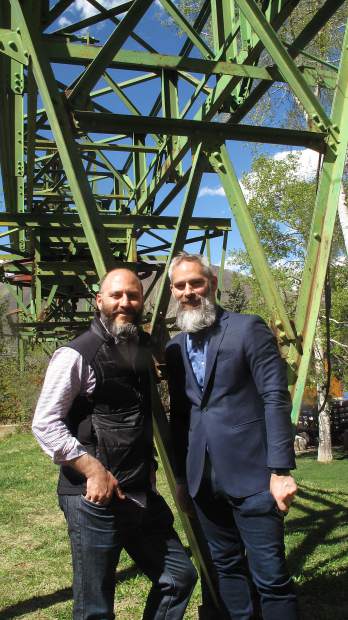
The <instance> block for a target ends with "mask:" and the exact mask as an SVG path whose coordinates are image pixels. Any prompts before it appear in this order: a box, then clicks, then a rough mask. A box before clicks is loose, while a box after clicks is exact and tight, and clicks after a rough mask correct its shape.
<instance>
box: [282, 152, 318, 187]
mask: <svg viewBox="0 0 348 620" xmlns="http://www.w3.org/2000/svg"><path fill="white" fill-rule="evenodd" d="M294 154H295V155H297V156H298V165H297V174H298V177H299V179H303V180H304V181H310V180H311V179H313V177H314V176H315V175H316V172H317V167H318V159H319V154H318V153H317V152H316V151H312V150H311V149H294V150H292V151H279V153H276V154H275V155H274V156H273V159H275V161H283V160H284V159H286V158H287V157H289V155H294Z"/></svg>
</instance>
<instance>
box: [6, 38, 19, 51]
mask: <svg viewBox="0 0 348 620" xmlns="http://www.w3.org/2000/svg"><path fill="white" fill-rule="evenodd" d="M8 46H9V47H10V48H11V50H13V51H14V52H18V47H17V45H16V42H15V41H9V42H8Z"/></svg>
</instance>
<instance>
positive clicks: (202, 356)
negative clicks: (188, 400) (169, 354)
mask: <svg viewBox="0 0 348 620" xmlns="http://www.w3.org/2000/svg"><path fill="white" fill-rule="evenodd" d="M208 344H209V334H208V333H207V332H205V333H204V335H202V333H199V332H198V333H197V334H186V351H187V356H188V358H189V360H190V364H191V367H192V370H193V374H194V375H195V377H196V380H197V383H198V385H199V387H200V388H201V390H203V385H204V377H205V367H206V362H207V350H208Z"/></svg>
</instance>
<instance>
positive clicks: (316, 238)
mask: <svg viewBox="0 0 348 620" xmlns="http://www.w3.org/2000/svg"><path fill="white" fill-rule="evenodd" d="M313 236H314V239H315V240H316V241H321V235H320V234H319V233H318V232H315V233H314V235H313Z"/></svg>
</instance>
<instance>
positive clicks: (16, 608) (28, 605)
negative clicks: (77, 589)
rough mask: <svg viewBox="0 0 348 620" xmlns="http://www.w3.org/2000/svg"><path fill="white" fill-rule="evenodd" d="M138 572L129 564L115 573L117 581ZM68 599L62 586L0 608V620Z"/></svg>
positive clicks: (70, 596) (70, 593)
mask: <svg viewBox="0 0 348 620" xmlns="http://www.w3.org/2000/svg"><path fill="white" fill-rule="evenodd" d="M139 574H140V571H139V570H138V569H137V567H136V566H135V565H133V566H130V567H129V568H125V569H124V570H122V571H120V572H118V573H117V583H120V582H122V581H126V580H127V579H130V578H131V577H135V576H136V575H139ZM70 599H72V589H71V588H63V589H62V590H57V591H56V592H51V593H50V594H45V595H42V596H33V597H32V598H30V599H28V600H26V601H21V602H20V603H17V604H16V605H10V606H9V607H5V608H4V609H2V610H0V620H9V619H10V618H17V617H18V616H22V615H23V614H30V613H33V612H34V611H38V610H40V609H46V608H47V607H51V606H52V605H56V604H57V603H64V602H65V601H69V600H70Z"/></svg>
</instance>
